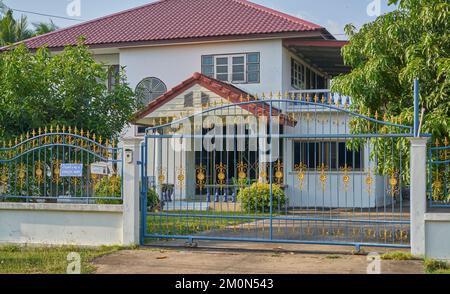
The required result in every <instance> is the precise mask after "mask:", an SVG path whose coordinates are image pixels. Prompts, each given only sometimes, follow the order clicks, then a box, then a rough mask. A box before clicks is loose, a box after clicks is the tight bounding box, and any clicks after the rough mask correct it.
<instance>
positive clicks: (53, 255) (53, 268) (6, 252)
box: [0, 245, 123, 274]
mask: <svg viewBox="0 0 450 294" xmlns="http://www.w3.org/2000/svg"><path fill="white" fill-rule="evenodd" d="M122 249H123V248H122V247H119V246H117V247H98V248H80V247H21V246H16V245H7V246H0V274H66V273H67V266H68V265H69V261H67V256H68V254H69V253H71V252H76V253H79V254H80V256H81V273H83V274H89V273H92V272H93V271H95V267H94V266H93V265H92V264H91V261H92V260H93V259H95V258H97V257H100V256H103V255H106V254H110V253H113V252H116V251H119V250H122Z"/></svg>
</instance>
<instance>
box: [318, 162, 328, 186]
mask: <svg viewBox="0 0 450 294" xmlns="http://www.w3.org/2000/svg"><path fill="white" fill-rule="evenodd" d="M319 169H320V177H319V180H320V183H321V184H322V191H323V192H325V186H326V184H327V181H328V176H327V175H326V173H325V172H326V170H327V169H328V166H326V165H325V163H322V165H321V166H319Z"/></svg>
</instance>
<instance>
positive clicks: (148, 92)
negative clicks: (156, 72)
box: [136, 77, 167, 105]
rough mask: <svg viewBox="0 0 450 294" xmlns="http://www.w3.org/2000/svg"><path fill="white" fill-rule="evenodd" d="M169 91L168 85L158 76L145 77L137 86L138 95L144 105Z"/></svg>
mask: <svg viewBox="0 0 450 294" xmlns="http://www.w3.org/2000/svg"><path fill="white" fill-rule="evenodd" d="M166 92H167V87H166V85H165V84H164V83H163V82H162V81H161V80H160V79H158V78H155V77H151V78H145V79H143V80H142V81H140V82H139V84H138V85H137V86H136V96H137V98H138V99H139V100H140V102H142V103H143V104H144V105H147V104H149V103H150V102H152V101H153V100H155V99H156V98H158V97H159V96H161V95H163V94H164V93H166Z"/></svg>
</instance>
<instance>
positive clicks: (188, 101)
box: [184, 92, 194, 107]
mask: <svg viewBox="0 0 450 294" xmlns="http://www.w3.org/2000/svg"><path fill="white" fill-rule="evenodd" d="M184 107H194V92H190V93H189V94H186V95H184Z"/></svg>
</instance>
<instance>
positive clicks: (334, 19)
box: [3, 0, 392, 39]
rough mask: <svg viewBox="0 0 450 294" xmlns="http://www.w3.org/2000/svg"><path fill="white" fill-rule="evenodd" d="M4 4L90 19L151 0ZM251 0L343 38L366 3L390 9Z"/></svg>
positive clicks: (331, 1) (350, 2) (354, 2)
mask: <svg viewBox="0 0 450 294" xmlns="http://www.w3.org/2000/svg"><path fill="white" fill-rule="evenodd" d="M3 1H4V3H5V4H6V5H7V6H9V7H11V8H13V9H17V10H24V11H30V12H37V13H42V14H50V15H56V16H62V17H68V18H75V19H78V20H90V19H94V18H97V17H101V16H105V15H108V14H111V13H115V12H118V11H121V10H125V9H129V8H133V7H136V6H140V5H144V4H146V3H150V2H154V1H153V0H126V1H124V0H39V1H30V0H3ZM73 1H80V4H81V5H80V8H81V10H80V12H81V14H80V16H70V15H68V14H67V6H68V5H69V4H70V3H72V2H73ZM252 1H253V2H255V3H258V4H261V5H264V6H267V7H270V8H273V9H276V10H279V11H283V12H286V13H289V14H291V15H294V16H297V17H300V18H303V19H306V20H309V21H311V22H314V23H317V24H320V25H322V26H324V27H326V28H327V29H328V30H329V31H330V32H331V33H333V34H335V35H336V37H337V38H339V39H342V38H345V36H344V35H343V30H344V26H345V25H346V24H348V23H353V24H355V25H356V26H361V25H362V24H364V23H366V22H370V21H372V20H374V19H375V17H374V16H369V15H368V13H367V6H368V5H369V4H370V3H373V1H380V3H381V6H380V8H381V10H380V12H381V13H385V12H388V11H389V10H392V8H389V7H387V0H252ZM15 14H16V15H20V14H25V15H27V16H28V18H29V21H30V22H37V21H49V19H50V17H48V16H39V15H33V14H30V13H23V12H20V11H16V12H15ZM52 20H53V22H54V23H56V24H57V25H58V26H59V27H67V26H71V25H74V24H78V23H80V21H75V20H67V19H59V18H52Z"/></svg>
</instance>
